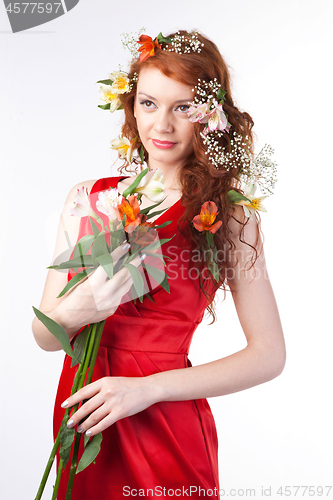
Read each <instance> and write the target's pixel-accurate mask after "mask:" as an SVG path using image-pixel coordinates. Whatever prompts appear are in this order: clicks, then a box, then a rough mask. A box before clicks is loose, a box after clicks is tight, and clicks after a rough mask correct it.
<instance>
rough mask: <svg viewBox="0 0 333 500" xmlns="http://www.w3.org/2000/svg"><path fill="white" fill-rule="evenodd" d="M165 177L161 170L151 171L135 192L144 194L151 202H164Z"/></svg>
mask: <svg viewBox="0 0 333 500" xmlns="http://www.w3.org/2000/svg"><path fill="white" fill-rule="evenodd" d="M163 183H164V177H163V174H162V171H161V170H160V169H156V170H151V171H150V172H148V173H147V174H146V175H145V176H144V177H143V179H142V180H141V182H140V184H139V186H138V187H137V188H136V190H135V192H136V193H139V194H144V195H145V196H147V198H148V199H149V200H150V201H153V202H154V203H159V202H160V201H162V200H164V198H165V195H164V185H163Z"/></svg>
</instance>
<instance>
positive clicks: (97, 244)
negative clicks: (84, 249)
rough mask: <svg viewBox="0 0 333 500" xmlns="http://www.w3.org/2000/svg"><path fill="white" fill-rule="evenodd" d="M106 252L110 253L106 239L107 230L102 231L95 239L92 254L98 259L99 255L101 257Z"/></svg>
mask: <svg viewBox="0 0 333 500" xmlns="http://www.w3.org/2000/svg"><path fill="white" fill-rule="evenodd" d="M104 254H109V249H108V246H107V244H106V241H105V232H104V231H102V232H101V233H99V235H98V236H97V237H96V239H95V241H94V244H93V246H92V248H91V255H92V258H93V259H96V260H97V257H100V256H101V255H104Z"/></svg>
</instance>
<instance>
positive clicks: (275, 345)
mask: <svg viewBox="0 0 333 500" xmlns="http://www.w3.org/2000/svg"><path fill="white" fill-rule="evenodd" d="M242 212H243V209H242V208H241V207H239V211H238V210H237V216H239V217H241V216H242ZM239 227H240V226H239V224H238V223H237V222H235V221H233V222H232V224H231V226H230V229H231V231H232V233H231V234H232V237H233V240H234V242H235V245H236V250H237V257H238V264H237V266H236V267H235V268H234V273H233V274H234V275H233V276H230V277H229V279H228V283H229V286H230V289H231V291H232V295H233V299H234V302H235V306H236V309H237V313H238V317H239V320H240V323H241V325H242V328H243V331H244V334H245V336H246V339H247V346H246V347H245V348H244V349H242V350H241V351H239V352H236V353H234V354H232V355H230V356H227V357H225V358H222V359H219V360H217V361H213V362H211V363H206V364H203V365H200V366H195V367H190V368H185V369H178V370H170V371H166V372H159V373H156V374H154V375H151V376H148V377H136V378H134V377H133V378H132V377H112V378H111V377H105V378H103V379H101V380H99V381H97V382H94V383H93V384H90V386H87V387H86V388H84V389H81V391H79V392H78V393H77V394H75V395H74V396H72V397H71V398H69V400H68V401H67V404H66V406H72V405H74V404H76V403H77V402H79V401H82V400H83V399H87V398H91V399H90V401H88V402H87V403H85V404H84V405H83V406H82V407H81V409H80V410H79V411H78V412H77V413H76V414H75V415H74V416H73V418H72V422H71V423H70V425H75V424H77V423H78V422H79V421H80V420H81V419H82V418H83V417H84V416H86V415H87V414H89V413H90V412H92V411H93V410H95V409H96V408H98V410H96V411H93V413H92V415H91V416H90V417H89V418H88V419H87V420H86V421H85V422H84V423H83V424H82V426H81V427H82V432H84V431H87V430H89V434H90V435H94V434H97V433H98V432H101V431H102V430H104V429H105V428H106V427H108V426H109V425H111V424H113V423H114V422H115V421H117V420H119V419H120V418H124V417H126V416H129V415H132V414H135V413H137V412H139V411H141V410H143V409H145V408H147V407H148V406H150V405H151V404H154V403H156V402H160V401H181V400H189V399H200V398H205V397H212V396H222V395H225V394H230V393H233V392H237V391H241V390H244V389H247V388H249V387H252V386H255V385H258V384H261V383H263V382H266V381H268V380H271V379H273V378H274V377H276V376H278V375H279V374H280V373H281V372H282V370H283V367H284V364H285V356H286V355H285V344H284V338H283V332H282V327H281V322H280V318H279V313H278V309H277V305H276V301H275V297H274V294H273V290H272V287H271V284H270V281H269V278H268V275H267V270H266V265H265V259H264V255H263V253H262V255H261V256H260V258H259V259H258V260H257V262H256V264H255V266H254V268H253V269H252V270H251V271H247V272H245V273H244V268H245V266H246V264H247V262H248V260H249V258H250V256H251V252H252V250H251V249H250V247H249V246H248V245H246V244H244V243H241V242H240V241H239V238H238V234H239ZM256 238H257V223H256V221H255V219H254V218H253V220H250V221H249V223H248V224H247V226H246V229H245V241H247V242H250V243H252V244H253V245H254V244H255V242H256ZM259 246H260V241H259ZM254 276H255V279H252V278H253V277H254ZM101 405H103V408H102V409H101V408H99V407H101ZM98 422H99V423H98ZM96 423H97V425H95V424H96Z"/></svg>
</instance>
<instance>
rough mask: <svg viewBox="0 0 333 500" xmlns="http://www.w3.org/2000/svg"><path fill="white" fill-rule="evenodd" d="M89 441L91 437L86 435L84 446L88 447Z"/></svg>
mask: <svg viewBox="0 0 333 500" xmlns="http://www.w3.org/2000/svg"><path fill="white" fill-rule="evenodd" d="M89 441H90V436H87V434H86V433H84V438H83V446H84V447H86V446H87V444H88V443H89Z"/></svg>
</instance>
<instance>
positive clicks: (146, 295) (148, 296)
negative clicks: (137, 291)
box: [145, 293, 156, 304]
mask: <svg viewBox="0 0 333 500" xmlns="http://www.w3.org/2000/svg"><path fill="white" fill-rule="evenodd" d="M145 297H147V299H149V300H150V301H151V302H152V303H153V304H156V302H155V300H154V299H153V297H152V296H151V295H150V293H146V294H145Z"/></svg>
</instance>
